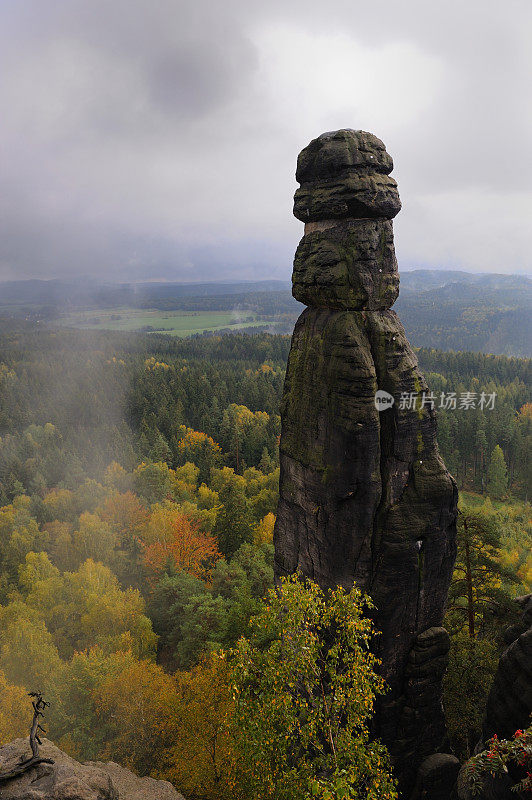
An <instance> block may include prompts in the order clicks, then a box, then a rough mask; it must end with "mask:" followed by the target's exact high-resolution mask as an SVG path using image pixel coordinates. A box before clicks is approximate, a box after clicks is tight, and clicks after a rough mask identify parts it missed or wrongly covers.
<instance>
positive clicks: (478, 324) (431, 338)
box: [395, 270, 532, 357]
mask: <svg viewBox="0 0 532 800" xmlns="http://www.w3.org/2000/svg"><path fill="white" fill-rule="evenodd" d="M457 278H459V279H458V280H457ZM428 286H430V288H428ZM395 309H396V311H397V313H398V314H399V316H400V317H401V320H402V322H403V324H404V326H405V328H406V331H407V333H408V336H409V338H410V340H411V342H412V344H414V345H417V346H419V347H436V348H438V349H440V350H472V351H477V352H483V353H495V354H497V355H511V356H525V357H528V356H530V355H531V354H532V338H531V330H532V324H531V323H532V319H531V309H532V281H531V280H530V279H529V278H527V277H526V276H524V275H491V274H483V275H476V274H469V273H464V272H458V273H457V272H443V271H442V272H439V271H438V272H436V273H435V274H432V273H431V272H429V271H428V270H416V271H414V272H405V273H402V274H401V293H400V295H399V299H398V300H397V302H396V304H395Z"/></svg>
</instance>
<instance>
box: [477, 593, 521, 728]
mask: <svg viewBox="0 0 532 800" xmlns="http://www.w3.org/2000/svg"><path fill="white" fill-rule="evenodd" d="M517 602H518V603H519V605H520V606H521V611H522V613H521V619H520V621H519V623H518V624H517V625H514V626H512V627H511V628H509V629H508V630H507V631H506V634H505V640H506V644H507V645H508V647H507V648H506V650H505V651H504V652H503V654H502V655H501V657H500V659H499V666H498V667H497V672H496V673H495V678H494V680H493V685H492V687H491V690H490V693H489V696H488V702H487V706H486V716H485V719H484V724H483V726H482V738H483V740H484V741H486V740H487V739H489V738H490V737H491V736H493V735H494V734H497V736H498V737H499V739H511V738H512V736H513V735H514V733H515V732H516V730H518V729H523V728H527V727H528V726H529V724H530V715H531V714H532V594H529V595H526V596H524V597H519V598H517Z"/></svg>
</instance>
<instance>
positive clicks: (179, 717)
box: [0, 320, 532, 800]
mask: <svg viewBox="0 0 532 800" xmlns="http://www.w3.org/2000/svg"><path fill="white" fill-rule="evenodd" d="M289 346H290V338H289V337H288V336H280V335H270V334H255V335H245V334H231V335H224V336H206V335H204V336H196V337H193V338H189V339H175V338H171V337H167V336H161V335H157V334H151V335H146V334H138V335H137V334H125V333H109V332H96V331H76V330H67V329H61V328H56V329H54V328H46V329H43V330H42V331H38V330H35V326H32V325H29V324H26V323H24V322H23V321H15V322H14V321H13V320H8V321H4V323H3V324H2V327H1V329H0V353H1V359H0V506H1V508H0V738H2V739H9V738H13V737H14V736H15V735H21V734H23V733H24V732H25V730H26V725H27V719H26V717H25V715H24V713H22V712H21V708H23V707H24V704H23V696H24V692H25V691H26V690H27V689H34V688H39V689H40V690H43V691H44V692H45V693H46V695H47V697H49V698H50V699H51V702H52V706H51V708H50V713H49V715H48V716H49V733H50V736H51V738H53V739H54V740H55V741H56V742H57V743H58V744H59V745H60V746H61V747H62V748H64V749H66V750H68V751H69V752H70V753H72V754H73V755H75V756H76V757H79V758H84V759H87V758H108V757H110V758H113V759H115V760H117V761H120V762H121V763H124V764H126V765H128V766H130V767H132V768H133V769H134V770H136V771H138V772H140V773H143V774H146V773H149V774H152V775H154V776H158V777H165V778H167V779H169V780H171V781H173V782H174V783H175V785H176V786H178V787H179V789H180V790H181V791H182V792H183V793H184V794H185V796H187V797H190V798H205V800H207V799H211V798H212V800H216V799H217V798H225V797H233V796H236V795H235V793H234V791H235V790H234V783H232V778H231V775H232V774H233V772H232V765H233V766H234V762H235V758H236V757H235V752H236V750H235V748H236V747H237V745H235V743H234V741H233V739H232V737H231V733H230V731H229V729H228V728H227V726H226V725H225V724H224V722H223V720H224V719H226V718H227V717H230V716H231V714H232V713H233V711H232V709H233V705H232V704H233V698H232V693H231V689H230V685H229V683H228V681H227V678H226V676H225V675H224V672H223V668H222V666H221V661H220V659H218V658H217V656H216V654H217V653H218V652H219V651H220V650H221V649H228V648H233V647H235V646H236V644H237V642H238V640H239V639H240V637H241V636H242V635H250V628H249V624H250V618H252V617H253V616H254V615H257V614H258V615H260V613H261V609H262V608H263V605H262V602H263V598H264V596H265V593H266V592H267V590H268V589H269V588H270V587H271V586H272V584H273V569H272V560H273V544H272V536H273V525H274V521H275V517H274V515H275V510H276V505H277V495H278V477H279V470H278V446H279V435H280V417H279V402H280V395H281V391H282V384H283V378H284V370H285V364H286V359H287V355H288V349H289ZM418 358H419V361H420V364H421V368H422V370H423V371H424V373H425V376H426V378H427V381H428V384H429V386H430V390H431V393H432V395H433V402H434V405H435V408H436V410H437V412H438V424H439V441H440V448H441V450H442V454H443V456H444V458H445V460H446V462H447V464H448V466H449V468H450V469H451V471H452V472H453V473H454V475H455V476H456V478H457V481H458V484H459V488H460V489H461V491H462V500H461V523H460V525H459V552H458V560H457V566H456V573H455V578H454V579H453V584H452V587H451V596H450V603H449V611H448V618H447V625H448V627H449V628H450V630H451V632H452V637H453V646H452V651H451V661H450V667H449V670H448V673H447V678H446V711H447V717H448V721H449V725H450V731H451V740H452V744H453V747H454V749H455V752H457V753H458V754H459V755H460V756H462V757H465V756H468V755H469V754H470V753H471V751H472V748H473V746H474V744H475V742H476V737H478V732H479V725H480V718H479V709H481V708H482V707H483V701H484V699H485V696H486V693H487V690H488V687H489V683H490V680H491V677H492V675H493V672H494V669H495V665H496V662H497V658H498V653H499V650H500V647H501V642H502V640H501V632H502V630H503V629H504V627H505V626H506V625H507V624H509V622H511V621H512V620H513V618H514V617H515V611H514V609H513V604H512V602H511V598H512V597H514V596H516V595H518V594H522V593H524V592H526V591H530V586H531V583H532V559H531V556H530V536H531V534H530V506H529V503H528V499H529V498H530V465H529V462H528V461H527V457H528V454H529V453H530V445H531V437H532V404H531V403H530V361H526V360H522V359H516V358H506V357H503V356H488V355H482V354H478V353H452V352H441V351H439V350H433V349H421V350H419V351H418ZM451 394H454V395H455V396H456V398H457V401H458V402H457V407H456V408H453V407H452V403H451V404H449V403H448V400H447V398H449V396H450V395H451ZM464 395H467V397H468V402H467V403H466V404H465V405H464V406H463V407H461V405H462V404H461V398H462V397H463V396H464ZM482 395H484V396H486V397H488V396H490V397H492V398H493V400H492V405H493V407H489V406H488V405H486V404H484V403H481V402H480V398H481V396H482ZM482 405H484V407H483V408H482V407H481V406H482ZM442 406H447V407H442ZM464 520H465V521H466V524H464ZM468 537H470V538H468ZM466 543H467V552H468V558H471V557H473V558H476V559H477V562H476V563H477V564H478V565H479V570H478V571H477V572H475V576H476V577H475V579H474V584H471V583H469V584H468V583H467V581H464V578H463V564H464V557H465V556H464V552H465V551H464V547H465V544H466ZM471 554H473V555H471ZM464 674H465V675H467V676H468V680H467V681H464ZM132 696H133V697H134V698H135V701H134V702H133V703H132V702H131V698H132ZM139 715H141V716H142V728H141V729H139V727H138V719H139ZM390 796H391V795H390Z"/></svg>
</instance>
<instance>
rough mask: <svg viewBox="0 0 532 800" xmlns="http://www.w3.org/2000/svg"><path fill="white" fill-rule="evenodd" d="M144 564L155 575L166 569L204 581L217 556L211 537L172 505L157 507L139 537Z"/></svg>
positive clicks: (214, 543) (213, 540) (214, 542)
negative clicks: (179, 571) (180, 571)
mask: <svg viewBox="0 0 532 800" xmlns="http://www.w3.org/2000/svg"><path fill="white" fill-rule="evenodd" d="M142 545H143V548H144V563H145V565H146V567H147V568H148V569H149V570H150V571H151V573H152V574H153V575H154V576H158V575H161V573H163V572H164V570H166V569H167V568H168V567H169V566H170V567H171V568H173V569H174V570H177V569H181V570H184V571H185V572H188V573H189V574H191V575H194V576H195V577H197V578H207V577H208V576H209V574H210V571H211V568H212V565H213V563H214V562H215V561H216V559H217V558H219V557H220V554H219V552H218V549H217V547H216V541H215V539H214V537H213V536H212V535H211V534H209V533H205V532H203V531H201V530H200V529H199V527H198V525H196V524H195V523H194V522H193V521H192V520H191V519H189V518H188V517H187V516H185V515H184V514H182V513H181V512H180V511H179V510H177V509H176V508H175V506H171V505H165V504H160V505H157V506H155V507H154V508H153V511H152V514H151V517H150V521H149V523H148V524H147V525H146V527H145V529H144V533H143V538H142Z"/></svg>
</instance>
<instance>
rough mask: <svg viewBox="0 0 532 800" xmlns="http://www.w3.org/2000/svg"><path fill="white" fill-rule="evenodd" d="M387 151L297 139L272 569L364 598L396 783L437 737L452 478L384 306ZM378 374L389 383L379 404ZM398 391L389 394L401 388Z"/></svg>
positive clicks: (396, 203) (391, 191)
mask: <svg viewBox="0 0 532 800" xmlns="http://www.w3.org/2000/svg"><path fill="white" fill-rule="evenodd" d="M392 167H393V164H392V159H391V157H390V156H389V155H388V153H387V152H386V150H385V147H384V145H383V143H382V142H381V141H380V140H379V139H377V137H375V136H373V135H372V134H370V133H365V132H363V131H353V130H340V131H336V132H332V133H326V134H323V135H322V136H319V137H318V138H317V139H315V140H314V141H312V142H311V143H310V144H309V145H308V147H306V148H305V149H304V150H303V151H302V152H301V154H300V156H299V159H298V167H297V173H296V177H297V180H298V181H299V182H300V183H301V187H300V188H299V189H298V190H297V191H296V194H295V202H294V214H295V216H296V217H297V218H298V219H300V220H302V221H304V222H305V233H304V236H303V238H302V240H301V242H300V244H299V247H298V249H297V252H296V256H295V261H294V275H293V294H294V297H295V298H296V299H298V300H300V301H301V302H303V303H305V304H306V305H307V306H308V308H307V309H306V310H305V311H304V312H303V313H302V315H301V317H300V318H299V320H298V321H297V323H296V326H295V330H294V335H293V339H292V347H291V351H290V356H289V360H288V367H287V373H286V381H285V387H284V394H283V401H282V412H281V413H282V434H281V484H280V501H279V507H278V516H277V522H276V529H275V565H276V575H277V577H278V578H279V577H280V576H282V575H286V574H289V573H293V572H295V571H299V572H301V573H302V574H303V575H305V576H308V577H310V578H312V579H313V580H315V581H317V582H318V583H319V584H320V585H321V586H322V587H329V586H336V585H338V584H340V585H343V586H345V587H349V586H351V585H352V584H353V581H355V582H356V583H357V584H358V585H359V586H360V587H361V588H363V589H364V590H365V591H366V592H367V593H368V594H369V595H370V596H371V597H372V599H373V601H374V602H375V604H376V606H377V612H376V618H375V621H376V625H377V628H378V629H379V630H380V631H382V635H381V636H380V637H379V638H378V640H377V642H376V645H375V649H376V651H377V653H378V655H379V657H380V658H381V659H382V662H383V666H382V670H383V674H384V676H385V677H386V679H387V681H388V683H389V685H390V687H391V691H390V692H389V694H388V695H387V696H386V699H385V701H384V702H383V703H382V704H381V706H380V708H379V709H378V713H377V715H376V732H377V734H378V735H379V736H381V738H382V739H383V741H384V742H385V743H386V744H387V745H388V747H389V748H390V750H391V752H392V756H393V758H394V762H395V767H396V772H397V774H398V775H399V777H400V780H401V785H402V788H403V793H404V796H405V797H406V796H408V793H409V792H410V791H411V789H412V788H413V786H414V783H415V780H416V770H417V768H418V767H419V765H420V764H421V762H423V761H424V760H425V759H426V758H427V757H428V756H430V755H431V754H432V753H434V752H436V751H437V750H438V749H439V748H440V746H441V745H442V743H443V740H444V738H445V725H444V719H443V712H442V707H441V677H442V675H443V671H444V669H445V664H446V658H447V655H446V654H447V650H448V647H449V644H448V637H447V633H446V632H445V630H444V629H443V628H441V627H440V626H441V623H442V618H443V612H444V606H445V601H446V597H447V590H448V585H449V581H450V577H451V573H452V569H453V564H454V559H455V533H456V497H457V493H456V487H455V484H454V481H453V479H452V478H451V476H450V475H449V473H448V472H447V470H446V468H445V465H444V464H443V462H442V460H441V458H440V456H439V454H438V449H437V444H436V421H435V412H434V410H433V408H432V407H431V402H430V398H429V399H428V400H427V396H425V402H423V393H424V392H426V393H427V395H428V389H427V385H426V383H425V381H424V379H423V376H422V375H421V373H420V371H419V368H418V365H417V360H416V356H415V354H414V353H413V351H412V349H411V347H410V345H409V343H408V341H407V339H406V336H405V333H404V329H403V327H402V325H401V323H400V322H399V319H398V318H397V316H396V314H395V313H394V312H393V311H391V310H390V307H391V305H392V304H393V302H394V301H395V299H396V297H397V294H398V287H399V276H398V272H397V261H396V258H395V252H394V244H393V231H392V222H391V220H392V218H393V217H394V216H395V215H396V214H397V213H398V211H399V209H400V207H401V204H400V200H399V195H398V192H397V185H396V183H395V181H394V180H393V179H392V178H390V177H389V173H390V172H391V170H392ZM377 390H383V391H384V392H386V393H388V394H389V395H392V396H393V398H394V400H395V402H394V405H393V406H392V407H390V406H387V407H385V410H380V411H379V410H378V408H377V407H376V405H375V394H376V392H377ZM401 398H402V401H401Z"/></svg>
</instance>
